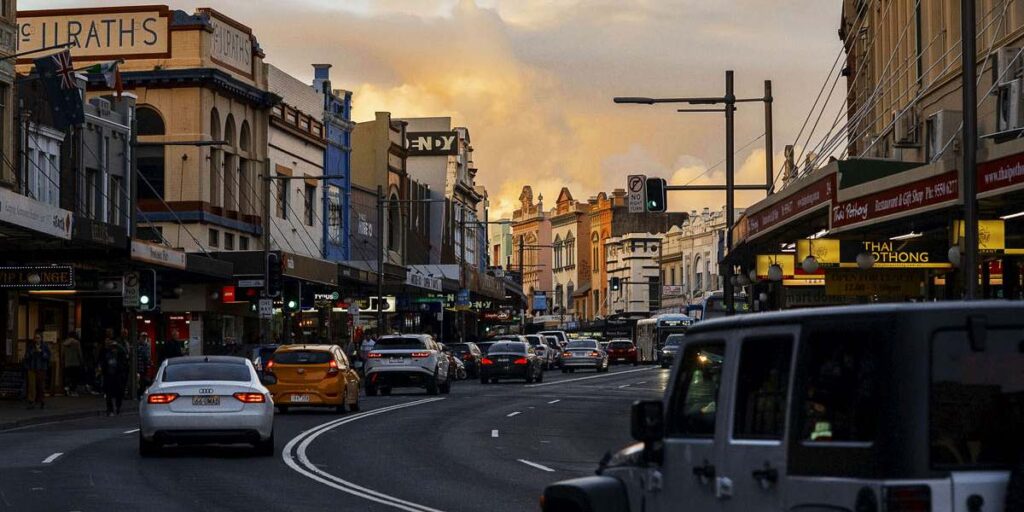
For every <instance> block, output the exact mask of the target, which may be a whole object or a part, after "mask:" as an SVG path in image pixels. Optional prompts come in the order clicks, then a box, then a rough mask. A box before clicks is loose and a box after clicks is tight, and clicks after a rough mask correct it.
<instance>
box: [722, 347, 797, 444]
mask: <svg viewBox="0 0 1024 512" xmlns="http://www.w3.org/2000/svg"><path fill="white" fill-rule="evenodd" d="M792 354H793V338H792V336H777V337H770V338H753V339H747V340H744V341H743V348H742V352H741V353H740V371H739V376H738V379H737V385H736V410H735V412H734V413H733V418H734V422H733V438H735V439H782V434H783V430H784V428H785V425H786V397H787V395H788V393H787V391H788V388H789V370H790V366H791V360H792Z"/></svg>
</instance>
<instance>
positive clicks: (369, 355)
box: [366, 352, 383, 359]
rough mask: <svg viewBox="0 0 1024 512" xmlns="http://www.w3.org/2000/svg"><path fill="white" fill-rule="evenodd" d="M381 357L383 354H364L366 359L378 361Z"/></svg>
mask: <svg viewBox="0 0 1024 512" xmlns="http://www.w3.org/2000/svg"><path fill="white" fill-rule="evenodd" d="M381 356H383V354H381V353H380V352H370V353H369V354H366V357H368V358H370V359H380V358H381Z"/></svg>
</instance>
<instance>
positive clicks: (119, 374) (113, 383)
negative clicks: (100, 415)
mask: <svg viewBox="0 0 1024 512" xmlns="http://www.w3.org/2000/svg"><path fill="white" fill-rule="evenodd" d="M100 374H101V375H102V377H103V394H104V395H105V396H106V398H107V416H113V415H115V414H121V403H122V402H123V401H124V387H125V383H126V380H127V379H126V377H127V376H128V353H127V352H126V351H125V350H124V347H122V346H121V344H120V343H118V342H117V340H115V339H113V337H112V336H107V339H106V341H104V342H103V352H101V353H100Z"/></svg>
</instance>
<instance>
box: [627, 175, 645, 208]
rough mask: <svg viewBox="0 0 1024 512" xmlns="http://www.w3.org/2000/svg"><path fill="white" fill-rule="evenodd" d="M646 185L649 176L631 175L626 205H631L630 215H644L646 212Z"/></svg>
mask: <svg viewBox="0 0 1024 512" xmlns="http://www.w3.org/2000/svg"><path fill="white" fill-rule="evenodd" d="M646 185H647V176H645V175H643V174H630V175H629V178H628V179H627V180H626V203H627V204H628V205H629V213H644V212H645V211H646V206H645V204H646V203H647V194H646V193H645V192H646V191H645V187H646Z"/></svg>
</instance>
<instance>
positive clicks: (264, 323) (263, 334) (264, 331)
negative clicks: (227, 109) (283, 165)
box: [210, 158, 274, 343]
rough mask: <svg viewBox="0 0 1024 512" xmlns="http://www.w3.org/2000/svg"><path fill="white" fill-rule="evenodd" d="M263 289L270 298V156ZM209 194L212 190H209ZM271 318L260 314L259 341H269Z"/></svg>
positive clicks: (265, 189) (265, 174) (265, 183)
mask: <svg viewBox="0 0 1024 512" xmlns="http://www.w3.org/2000/svg"><path fill="white" fill-rule="evenodd" d="M262 181H263V190H262V191H261V192H262V193H263V290H261V292H262V293H261V294H260V297H263V298H270V294H269V293H268V290H270V266H269V265H270V187H272V186H273V184H274V182H272V181H271V180H270V158H267V159H266V161H264V162H263V180H262ZM210 192H211V194H212V193H213V191H212V190H211V191H210ZM270 322H271V319H269V318H263V315H260V341H261V342H262V343H271V339H270V338H271V336H270Z"/></svg>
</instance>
